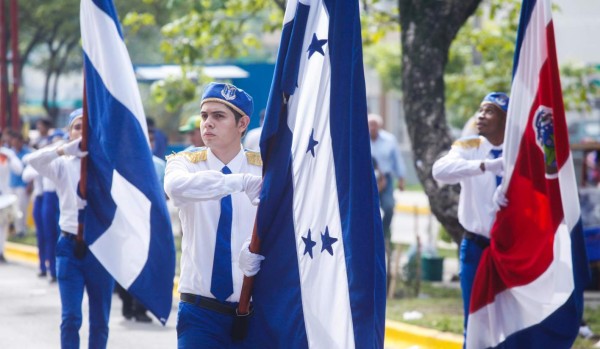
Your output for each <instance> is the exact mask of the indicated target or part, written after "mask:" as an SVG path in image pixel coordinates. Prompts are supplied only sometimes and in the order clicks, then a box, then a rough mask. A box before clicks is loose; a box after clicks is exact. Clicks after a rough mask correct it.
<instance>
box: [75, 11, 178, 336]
mask: <svg viewBox="0 0 600 349" xmlns="http://www.w3.org/2000/svg"><path fill="white" fill-rule="evenodd" d="M80 18H81V37H82V41H83V51H84V57H83V59H84V73H85V81H86V97H87V108H88V115H89V137H88V149H89V156H88V167H87V173H88V177H87V207H86V210H85V217H84V219H85V220H84V222H85V225H84V229H85V230H84V238H85V241H86V242H87V243H88V245H89V248H90V250H91V251H92V252H93V253H94V255H95V256H96V258H97V259H98V260H99V261H100V262H101V263H102V265H103V266H104V267H105V268H106V270H108V272H109V273H110V274H111V275H112V276H113V277H114V278H115V280H116V281H117V282H118V283H119V284H121V285H122V286H123V287H124V288H125V289H127V290H128V291H129V292H130V293H131V294H132V295H133V296H134V297H135V298H137V299H138V300H140V301H141V302H142V303H143V304H144V305H145V306H146V307H147V308H148V310H150V311H151V312H152V313H153V314H154V315H155V316H156V317H157V318H158V319H159V320H160V321H161V322H162V323H163V324H164V323H165V322H166V321H167V318H168V317H169V313H170V311H171V306H172V297H173V278H174V275H175V247H174V244H173V234H172V230H171V222H170V220H169V215H168V212H167V206H166V201H165V194H164V192H163V189H162V188H161V186H160V183H159V181H158V177H157V175H156V172H155V170H154V165H153V162H152V153H151V151H150V146H149V141H148V132H147V128H146V117H145V115H144V110H143V108H142V101H141V98H140V94H139V91H138V86H137V82H136V79H135V76H134V73H133V66H132V64H131V60H130V58H129V53H128V52H127V48H126V47H125V42H124V41H123V34H122V32H121V27H120V24H119V20H118V17H117V13H116V10H115V7H114V4H113V2H112V0H82V1H81V12H80Z"/></svg>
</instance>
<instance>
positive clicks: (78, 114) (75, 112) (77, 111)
mask: <svg viewBox="0 0 600 349" xmlns="http://www.w3.org/2000/svg"><path fill="white" fill-rule="evenodd" d="M82 116H83V109H81V108H79V109H75V110H73V111H72V112H71V114H69V123H68V124H67V127H71V125H73V122H74V121H75V119H77V118H80V117H82Z"/></svg>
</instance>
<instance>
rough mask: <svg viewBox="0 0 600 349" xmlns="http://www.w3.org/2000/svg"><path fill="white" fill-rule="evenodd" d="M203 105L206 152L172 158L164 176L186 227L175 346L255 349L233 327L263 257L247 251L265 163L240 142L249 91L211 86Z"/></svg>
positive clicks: (250, 105)
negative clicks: (248, 279) (245, 285)
mask: <svg viewBox="0 0 600 349" xmlns="http://www.w3.org/2000/svg"><path fill="white" fill-rule="evenodd" d="M200 107H201V113H200V116H201V118H202V125H201V132H202V139H203V140H204V143H205V144H206V147H203V148H194V149H191V150H187V151H183V152H180V153H177V154H174V155H171V156H169V157H168V158H167V168H166V172H165V192H166V193H167V194H168V195H169V197H170V198H171V199H172V200H173V204H174V205H175V206H176V207H177V208H179V211H180V213H179V216H180V218H181V222H182V230H183V238H182V241H181V248H182V253H181V264H180V265H181V272H180V278H179V292H180V294H181V295H180V300H181V301H180V303H179V313H178V317H177V318H178V322H177V342H178V347H179V348H180V349H181V348H252V345H251V344H250V343H247V342H245V341H234V340H233V339H232V337H231V330H232V326H233V322H234V319H235V316H236V312H235V310H236V307H237V304H238V302H239V298H240V291H241V288H242V281H243V276H244V275H247V276H252V275H254V274H256V273H257V272H258V268H259V266H260V260H261V258H262V257H261V256H259V255H255V254H252V253H250V252H249V251H248V247H247V246H248V242H249V239H250V235H251V233H252V228H253V226H254V219H255V216H256V205H257V204H258V197H259V194H260V190H261V184H262V177H261V174H262V161H261V158H260V154H259V153H255V152H251V151H245V150H244V149H243V147H242V145H241V139H242V136H243V135H244V133H245V132H246V129H247V128H248V124H249V123H250V116H251V115H252V111H253V108H254V104H253V101H252V97H250V95H248V94H247V93H246V92H245V91H244V90H241V89H239V88H237V87H235V86H233V85H230V84H223V83H211V84H209V85H208V86H207V87H206V89H205V91H204V94H203V95H202V100H201V102H200ZM240 251H242V252H241V253H240Z"/></svg>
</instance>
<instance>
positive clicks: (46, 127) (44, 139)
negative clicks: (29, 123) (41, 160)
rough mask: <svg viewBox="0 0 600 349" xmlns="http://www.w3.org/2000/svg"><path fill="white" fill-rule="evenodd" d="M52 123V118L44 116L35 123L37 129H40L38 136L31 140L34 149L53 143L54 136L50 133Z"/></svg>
mask: <svg viewBox="0 0 600 349" xmlns="http://www.w3.org/2000/svg"><path fill="white" fill-rule="evenodd" d="M51 127H52V123H51V122H50V120H48V119H45V118H42V119H39V120H38V121H37V122H36V123H35V129H36V130H37V131H38V134H39V135H38V137H37V138H36V139H35V140H33V141H32V142H31V147H32V148H33V149H41V148H43V147H45V146H47V145H48V144H50V143H52V136H51V135H50V128H51Z"/></svg>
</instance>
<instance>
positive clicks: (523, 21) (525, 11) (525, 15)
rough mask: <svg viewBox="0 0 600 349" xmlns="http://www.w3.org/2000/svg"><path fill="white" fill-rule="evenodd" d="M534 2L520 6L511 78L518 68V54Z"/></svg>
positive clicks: (532, 0) (533, 0) (525, 2)
mask: <svg viewBox="0 0 600 349" xmlns="http://www.w3.org/2000/svg"><path fill="white" fill-rule="evenodd" d="M536 1H537V0H531V1H523V4H522V5H521V17H520V18H519V29H518V30H517V42H516V44H515V56H514V59H513V74H512V75H513V78H514V76H515V73H516V71H517V67H518V66H519V58H520V56H521V55H520V54H518V53H519V52H521V46H522V45H523V39H525V34H526V33H527V26H528V25H529V20H531V14H532V13H533V9H534V8H535V3H536Z"/></svg>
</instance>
